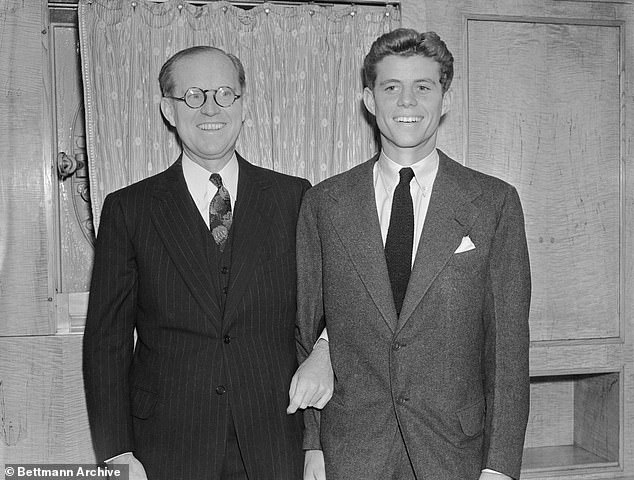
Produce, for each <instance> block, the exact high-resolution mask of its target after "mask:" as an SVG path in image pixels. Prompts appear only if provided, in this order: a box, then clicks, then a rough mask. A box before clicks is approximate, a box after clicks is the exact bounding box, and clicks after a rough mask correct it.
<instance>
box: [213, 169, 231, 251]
mask: <svg viewBox="0 0 634 480" xmlns="http://www.w3.org/2000/svg"><path fill="white" fill-rule="evenodd" d="M209 181H210V182H211V183H213V184H214V186H215V187H217V188H218V191H217V192H216V194H215V195H214V196H213V198H212V199H211V202H210V203H209V230H210V231H211V234H212V235H213V237H214V240H215V241H216V243H217V244H218V247H219V248H220V251H221V252H222V251H223V250H224V248H225V243H226V241H227V238H228V237H229V229H230V228H231V220H232V218H231V197H230V196H229V191H228V190H227V189H226V188H225V187H224V186H223V185H222V178H221V177H220V175H218V174H217V173H212V174H211V177H209Z"/></svg>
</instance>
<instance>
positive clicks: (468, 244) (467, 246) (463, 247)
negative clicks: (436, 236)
mask: <svg viewBox="0 0 634 480" xmlns="http://www.w3.org/2000/svg"><path fill="white" fill-rule="evenodd" d="M474 248H475V245H474V244H473V242H472V241H471V239H470V238H469V236H468V235H467V236H466V237H462V241H461V242H460V245H459V246H458V248H456V251H455V252H453V253H454V254H456V253H464V252H468V251H469V250H473V249H474Z"/></svg>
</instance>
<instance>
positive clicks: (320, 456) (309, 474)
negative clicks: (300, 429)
mask: <svg viewBox="0 0 634 480" xmlns="http://www.w3.org/2000/svg"><path fill="white" fill-rule="evenodd" d="M304 480H326V463H325V462H324V452H322V451H321V450H306V453H305V454H304Z"/></svg>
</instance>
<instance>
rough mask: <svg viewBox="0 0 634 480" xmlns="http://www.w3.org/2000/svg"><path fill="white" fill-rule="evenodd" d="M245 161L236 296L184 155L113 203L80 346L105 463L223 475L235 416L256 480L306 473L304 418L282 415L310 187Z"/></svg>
mask: <svg viewBox="0 0 634 480" xmlns="http://www.w3.org/2000/svg"><path fill="white" fill-rule="evenodd" d="M238 163H239V179H238V193H237V201H236V205H235V209H234V212H235V215H234V221H233V225H232V230H231V238H233V240H232V242H233V243H232V261H231V269H230V272H228V273H226V274H228V275H229V280H228V290H227V292H226V294H225V293H223V292H222V291H221V289H220V288H219V287H218V276H219V275H220V273H219V272H210V269H209V263H208V262H207V259H206V255H205V247H204V241H205V239H204V234H205V230H204V229H205V228H206V226H205V225H204V222H203V220H202V218H201V217H200V213H199V212H198V210H197V209H196V207H195V205H194V202H193V200H192V199H191V196H190V194H189V192H188V190H187V185H186V183H185V179H184V176H183V172H182V164H181V161H180V159H179V160H178V161H177V162H175V163H174V164H173V165H172V166H171V167H170V168H168V169H167V170H165V171H164V172H162V173H160V174H158V175H156V176H153V177H150V178H148V179H145V180H143V181H141V182H139V183H136V184H134V185H131V186H128V187H126V188H123V189H121V190H119V191H117V192H115V193H113V194H111V195H108V197H107V198H106V200H105V202H104V207H103V211H102V217H101V225H100V230H99V235H98V238H97V245H96V255H95V263H94V268H93V276H92V285H91V294H90V300H89V308H88V318H87V322H86V331H85V338H84V378H85V389H86V398H87V406H88V413H89V419H90V425H91V431H92V436H93V443H94V447H95V451H96V454H97V457H98V460H100V461H101V460H104V459H107V458H110V457H112V456H115V455H117V454H120V453H122V452H127V451H130V452H134V454H135V456H136V457H137V458H139V460H141V462H142V463H143V464H144V466H145V468H146V470H147V473H148V476H149V478H150V479H152V480H157V479H170V480H172V479H175V478H178V479H191V480H201V479H205V478H206V479H215V478H219V474H220V468H221V467H222V465H221V461H222V455H223V454H224V451H225V441H226V432H227V425H228V422H230V421H231V419H232V418H233V421H234V423H235V428H236V433H237V436H238V440H239V443H240V447H241V452H242V454H243V457H244V463H245V466H246V468H247V472H248V473H249V478H253V479H256V480H259V479H264V480H267V479H268V480H297V478H299V476H300V475H301V471H302V465H303V452H302V450H301V434H302V433H301V431H302V423H303V422H302V419H301V417H300V416H299V415H291V416H289V415H287V414H286V405H287V404H288V386H289V383H290V379H291V377H292V375H293V373H294V372H295V369H296V367H297V358H296V355H295V339H294V328H295V314H296V265H295V231H296V224H297V216H298V213H299V207H300V203H301V199H302V197H303V194H304V192H305V191H306V190H307V189H308V188H309V187H310V184H309V183H308V182H307V181H306V180H303V179H299V178H296V177H290V176H287V175H282V174H280V173H276V172H273V171H271V170H266V169H264V168H260V167H257V166H254V165H252V164H250V163H248V162H247V161H246V160H244V159H243V158H241V157H240V156H238ZM223 295H224V296H225V298H224V299H223V298H222V296H223ZM135 328H136V332H137V334H138V341H137V343H136V347H134V344H133V331H134V329H135Z"/></svg>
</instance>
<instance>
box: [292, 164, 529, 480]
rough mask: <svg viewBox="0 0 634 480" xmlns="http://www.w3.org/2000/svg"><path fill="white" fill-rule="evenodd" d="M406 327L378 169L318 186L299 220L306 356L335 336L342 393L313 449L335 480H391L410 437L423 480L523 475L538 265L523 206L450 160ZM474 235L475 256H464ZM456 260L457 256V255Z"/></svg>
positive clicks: (325, 414)
mask: <svg viewBox="0 0 634 480" xmlns="http://www.w3.org/2000/svg"><path fill="white" fill-rule="evenodd" d="M439 154H440V164H439V170H438V175H437V177H436V180H435V182H434V186H433V191H432V194H431V198H430V204H429V209H428V211H427V216H426V219H425V225H424V227H423V232H422V236H421V239H420V243H419V246H418V251H417V254H416V259H415V262H414V266H413V269H412V274H411V277H410V281H409V285H408V287H407V292H406V295H405V300H404V303H403V308H402V310H401V314H400V316H399V317H398V318H397V315H396V309H395V307H394V301H393V298H392V290H391V287H390V282H389V277H388V273H387V265H386V262H385V254H384V248H383V241H382V238H381V230H380V225H379V220H378V215H377V212H376V202H375V195H374V185H373V167H374V163H375V161H376V160H377V158H378V157H375V158H373V159H371V160H369V161H367V162H365V163H362V164H361V165H359V166H357V167H355V168H353V169H352V170H349V171H348V172H345V173H343V174H341V175H338V176H335V177H332V178H330V179H328V180H325V181H324V182H322V183H320V184H319V185H317V186H315V187H314V188H312V189H311V190H310V191H309V192H308V193H307V194H306V197H305V199H304V202H303V204H302V209H301V213H300V218H299V221H298V234H297V235H298V237H297V238H298V243H297V255H298V257H297V258H298V346H299V356H300V359H301V360H303V359H305V358H306V357H307V356H308V353H309V352H310V351H311V349H312V345H313V343H314V341H315V339H316V337H317V336H318V335H319V332H321V330H322V328H323V326H324V320H325V324H326V325H327V327H328V334H329V337H330V356H331V359H332V366H333V370H334V373H335V379H336V381H335V389H334V394H333V397H332V399H331V400H330V402H329V403H328V405H326V407H325V408H324V409H323V410H322V412H321V416H319V412H316V411H312V410H310V409H309V410H307V415H306V434H305V443H304V447H305V448H307V449H323V452H324V457H325V462H326V477H327V478H328V480H350V479H364V480H384V479H385V478H387V477H386V472H387V471H390V470H391V469H392V467H393V465H394V463H395V462H394V461H393V460H396V461H400V460H401V458H400V457H399V458H394V457H393V455H394V452H395V450H393V445H394V444H395V442H400V438H401V432H402V438H403V440H404V443H405V445H406V447H407V452H408V454H409V456H410V459H411V462H412V465H413V468H414V470H415V472H416V475H417V478H418V479H433V480H456V479H460V480H477V479H478V477H479V475H480V471H481V469H483V468H491V469H493V470H496V471H498V472H502V473H506V474H507V475H509V476H511V477H514V478H517V477H519V472H520V464H521V459H522V447H523V443H524V432H525V428H526V422H527V419H528V407H529V376H528V340H529V335H528V313H529V303H530V292H531V283H530V267H529V259H528V251H527V246H526V236H525V233H524V218H523V214H522V207H521V205H520V201H519V197H518V195H517V192H516V191H515V189H514V188H513V187H512V186H510V185H509V184H507V183H505V182H503V181H501V180H499V179H496V178H493V177H490V176H488V175H484V174H482V173H479V172H476V171H474V170H471V169H469V168H466V167H464V166H462V165H460V164H458V163H457V162H455V161H453V160H451V159H450V158H448V157H447V156H446V155H444V154H443V153H442V152H439ZM467 236H468V237H469V238H470V239H471V241H472V242H473V244H474V245H475V248H474V249H472V250H469V251H460V250H458V247H459V246H460V245H461V244H462V242H463V239H464V238H465V237H467ZM457 250H458V251H457Z"/></svg>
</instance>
